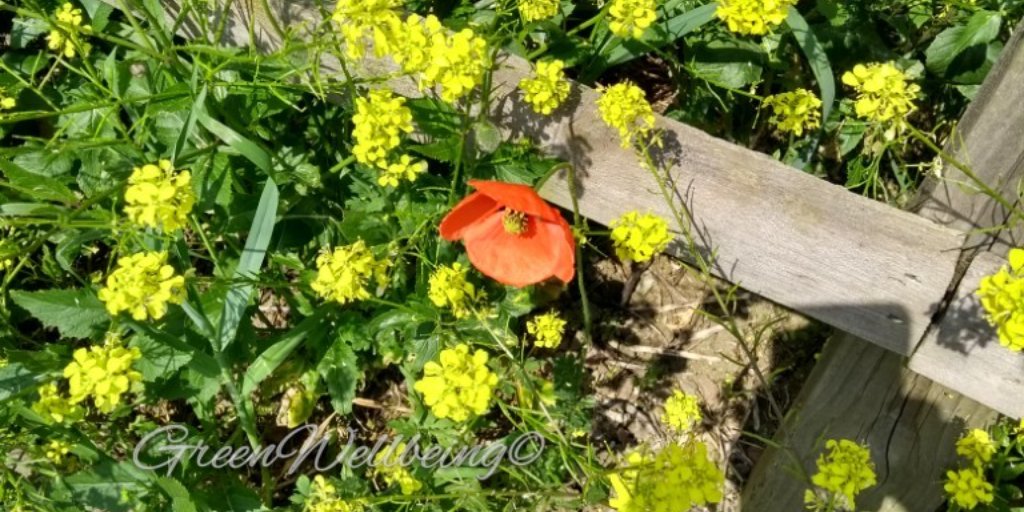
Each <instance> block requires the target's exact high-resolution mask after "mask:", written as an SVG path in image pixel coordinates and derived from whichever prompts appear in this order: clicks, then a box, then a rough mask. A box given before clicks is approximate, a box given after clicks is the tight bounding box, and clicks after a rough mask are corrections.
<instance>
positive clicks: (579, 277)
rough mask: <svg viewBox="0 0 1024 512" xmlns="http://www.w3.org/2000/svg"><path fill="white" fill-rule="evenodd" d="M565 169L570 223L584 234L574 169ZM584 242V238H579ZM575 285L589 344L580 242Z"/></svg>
mask: <svg viewBox="0 0 1024 512" xmlns="http://www.w3.org/2000/svg"><path fill="white" fill-rule="evenodd" d="M565 168H566V169H567V170H568V171H569V197H570V198H571V199H572V223H573V227H574V228H575V231H576V233H585V232H586V226H585V225H584V221H583V217H582V216H581V215H580V205H579V200H578V199H576V168H575V167H573V166H572V165H571V164H565ZM574 236H575V235H574ZM580 238H582V239H583V240H586V237H580ZM575 245H576V285H577V286H579V289H580V303H581V305H582V306H583V338H584V339H585V340H586V342H587V344H588V345H589V344H591V343H592V342H593V339H592V338H591V335H590V332H591V326H592V325H593V321H592V317H591V314H590V299H588V298H587V284H586V279H584V274H583V243H582V242H581V240H576V244H575Z"/></svg>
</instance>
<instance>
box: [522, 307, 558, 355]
mask: <svg viewBox="0 0 1024 512" xmlns="http://www.w3.org/2000/svg"><path fill="white" fill-rule="evenodd" d="M565 324H566V321H565V320H564V319H563V318H562V317H561V316H559V315H558V313H557V312H554V311H552V312H549V313H544V314H543V315H537V316H535V317H533V318H532V319H531V320H530V321H529V322H527V323H526V332H528V333H530V334H531V335H533V337H534V343H533V344H534V345H536V346H538V347H541V348H557V347H558V345H561V343H562V332H563V331H565Z"/></svg>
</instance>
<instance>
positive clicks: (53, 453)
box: [46, 440, 71, 466]
mask: <svg viewBox="0 0 1024 512" xmlns="http://www.w3.org/2000/svg"><path fill="white" fill-rule="evenodd" d="M69 451H71V443H69V442H67V441H60V440H53V441H50V443H49V444H47V445H46V458H47V459H50V462H52V463H54V464H56V465H58V466H59V465H61V464H62V463H63V462H64V456H65V455H67V454H68V452H69Z"/></svg>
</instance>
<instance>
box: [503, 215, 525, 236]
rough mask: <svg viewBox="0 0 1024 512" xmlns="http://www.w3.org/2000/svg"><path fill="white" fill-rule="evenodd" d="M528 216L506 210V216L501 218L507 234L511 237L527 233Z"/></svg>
mask: <svg viewBox="0 0 1024 512" xmlns="http://www.w3.org/2000/svg"><path fill="white" fill-rule="evenodd" d="M526 220H527V219H526V214H525V213H523V212H518V211H516V210H505V216H504V217H502V218H501V223H502V225H504V226H505V232H506V233H509V234H511V235H521V234H523V233H525V232H526Z"/></svg>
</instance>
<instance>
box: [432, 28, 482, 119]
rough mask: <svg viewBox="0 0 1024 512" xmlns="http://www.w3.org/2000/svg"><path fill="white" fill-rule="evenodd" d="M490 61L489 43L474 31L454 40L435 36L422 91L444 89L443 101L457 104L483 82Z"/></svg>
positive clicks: (454, 37) (442, 93)
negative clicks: (429, 88)
mask: <svg viewBox="0 0 1024 512" xmlns="http://www.w3.org/2000/svg"><path fill="white" fill-rule="evenodd" d="M489 60H490V57H489V56H488V53H487V42H486V41H485V40H484V38H482V37H480V36H478V35H476V33H474V32H473V30H472V29H469V28H464V29H462V30H461V31H459V32H456V33H455V34H452V35H451V36H446V35H445V34H444V33H436V34H433V35H432V37H431V41H430V54H429V58H428V64H427V67H426V69H424V70H423V76H422V77H421V79H420V86H421V87H434V86H440V87H441V99H442V100H444V101H446V102H448V103H455V102H456V101H458V100H459V99H460V98H462V97H463V96H465V95H467V94H469V92H470V91H472V90H473V88H474V87H476V86H478V85H480V82H481V81H483V78H484V71H485V70H486V69H487V66H488V62H489Z"/></svg>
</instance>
